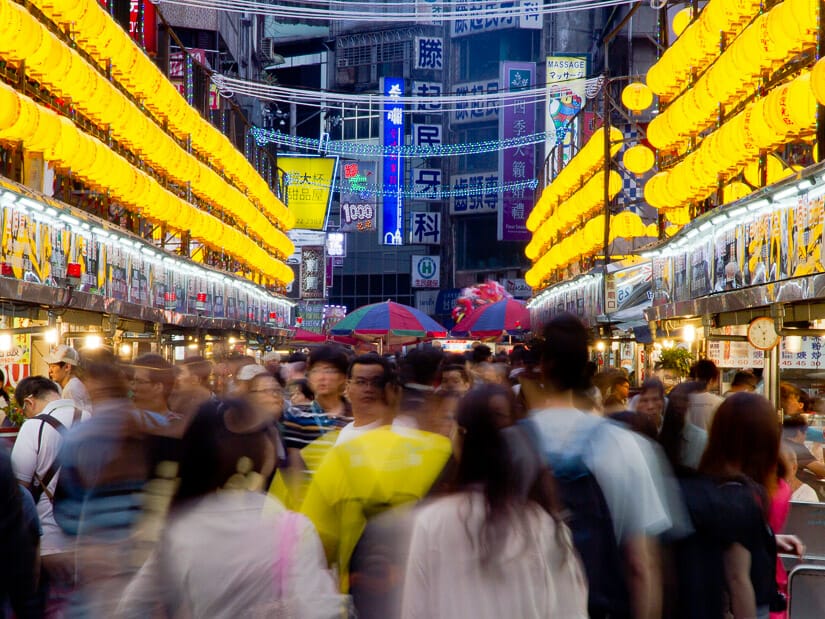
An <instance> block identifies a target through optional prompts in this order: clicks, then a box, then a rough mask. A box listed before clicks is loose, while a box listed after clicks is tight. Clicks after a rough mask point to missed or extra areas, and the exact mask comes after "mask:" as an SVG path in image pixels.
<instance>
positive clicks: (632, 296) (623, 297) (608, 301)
mask: <svg viewBox="0 0 825 619" xmlns="http://www.w3.org/2000/svg"><path fill="white" fill-rule="evenodd" d="M652 297H653V270H652V266H651V264H650V262H642V263H640V264H634V265H632V266H629V267H626V268H623V269H619V270H617V271H614V272H612V273H608V275H607V277H606V278H605V308H604V312H605V314H612V313H613V312H618V311H620V310H625V309H630V308H631V307H639V306H647V305H648V304H649V303H650V300H651V299H652Z"/></svg>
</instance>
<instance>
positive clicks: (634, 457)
mask: <svg viewBox="0 0 825 619" xmlns="http://www.w3.org/2000/svg"><path fill="white" fill-rule="evenodd" d="M587 342H588V332H587V329H586V328H585V326H584V325H583V324H582V323H581V322H580V321H579V320H578V319H577V318H576V317H574V316H572V315H570V314H562V315H559V316H556V317H555V318H553V319H552V320H551V321H550V322H549V323H548V324H547V325H546V327H545V330H544V341H543V343H542V345H541V356H542V360H541V377H530V376H526V375H523V376H522V377H520V382H521V385H522V389H521V391H522V394H523V395H524V396H525V398H526V401H527V403H528V405H529V409H530V414H529V418H528V419H526V420H523V421H522V422H520V423H519V424H517V426H515V427H513V428H509V429H507V430H505V434H506V435H507V437H508V443H509V446H510V451H511V457H512V458H513V459H514V461H515V464H516V466H517V470H518V471H520V475H519V483H520V485H521V488H520V489H521V491H522V492H523V493H525V494H526V493H528V492H530V491H531V489H532V488H533V486H534V484H535V483H536V482H537V481H538V480H539V479H540V472H541V471H542V470H543V468H544V467H548V466H549V468H550V469H551V471H552V473H553V476H554V477H555V480H556V484H557V486H558V489H559V494H560V498H561V500H562V503H563V504H564V507H565V508H566V510H567V512H568V514H569V517H568V520H567V524H568V526H569V527H570V530H571V532H572V534H573V542H574V545H575V547H576V550H577V551H578V553H579V555H580V556H581V559H582V563H583V565H584V568H585V572H586V574H587V580H588V584H589V595H588V612H589V616H590V617H593V618H608V617H609V618H611V619H613V618H625V617H627V618H629V617H633V618H635V619H648V618H650V619H652V618H654V617H660V616H661V603H662V591H661V573H660V567H659V559H658V546H657V539H656V538H657V536H659V535H660V534H662V533H664V532H666V531H668V530H670V529H671V527H672V525H673V520H672V517H671V510H670V506H669V505H668V503H667V501H666V499H665V489H664V488H665V482H664V479H663V477H662V471H661V470H660V469H659V464H658V460H657V456H656V454H655V453H654V451H653V448H652V447H651V446H649V445H648V444H647V442H646V441H645V439H644V438H642V437H638V436H635V435H634V434H633V433H632V432H631V431H629V430H627V429H625V428H623V427H621V426H620V425H619V424H616V423H613V422H611V421H609V420H607V419H604V418H602V417H598V416H596V415H591V414H586V413H584V412H582V411H581V410H578V409H577V408H576V405H575V396H576V394H577V393H581V392H585V391H586V390H587V389H588V388H589V387H590V384H589V382H590V381H589V372H588V348H587Z"/></svg>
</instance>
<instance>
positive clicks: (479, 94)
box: [450, 79, 499, 124]
mask: <svg viewBox="0 0 825 619" xmlns="http://www.w3.org/2000/svg"><path fill="white" fill-rule="evenodd" d="M498 88H499V81H498V80H497V79H495V80H482V81H479V82H465V83H463V84H456V86H455V95H456V96H457V97H464V98H466V101H462V100H458V101H456V103H455V109H454V110H453V111H452V112H450V117H451V119H452V122H453V124H461V123H471V122H480V121H482V120H497V119H498V103H497V102H496V101H495V100H489V99H487V98H486V97H485V95H490V94H495V93H497V92H498Z"/></svg>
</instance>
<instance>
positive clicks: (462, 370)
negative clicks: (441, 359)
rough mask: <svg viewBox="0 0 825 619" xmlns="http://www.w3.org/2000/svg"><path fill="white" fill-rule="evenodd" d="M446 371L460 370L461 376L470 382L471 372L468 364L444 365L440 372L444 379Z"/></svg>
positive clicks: (441, 377)
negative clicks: (468, 369)
mask: <svg viewBox="0 0 825 619" xmlns="http://www.w3.org/2000/svg"><path fill="white" fill-rule="evenodd" d="M444 372H458V373H459V374H461V378H462V380H463V381H464V382H465V383H468V384H469V382H470V373H469V372H468V371H467V366H465V365H463V364H461V365H459V364H451V365H444V366H442V367H441V372H440V373H439V376H440V379H442V380H443V378H444Z"/></svg>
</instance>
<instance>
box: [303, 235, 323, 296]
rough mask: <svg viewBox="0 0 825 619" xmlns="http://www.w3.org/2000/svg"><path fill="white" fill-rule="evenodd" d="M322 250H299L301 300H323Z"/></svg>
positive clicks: (304, 248) (311, 248) (315, 248)
mask: <svg viewBox="0 0 825 619" xmlns="http://www.w3.org/2000/svg"><path fill="white" fill-rule="evenodd" d="M324 263H325V257H324V248H323V247H302V248H301V298H302V299H323V298H324V278H325V274H324Z"/></svg>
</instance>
